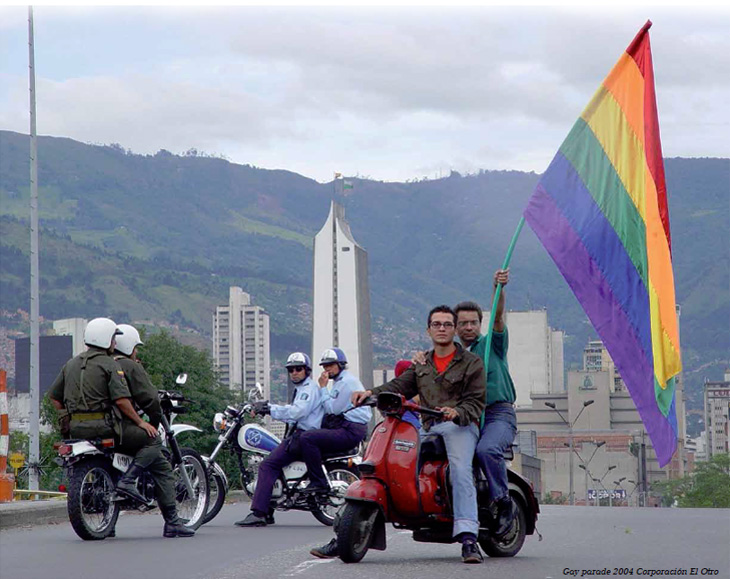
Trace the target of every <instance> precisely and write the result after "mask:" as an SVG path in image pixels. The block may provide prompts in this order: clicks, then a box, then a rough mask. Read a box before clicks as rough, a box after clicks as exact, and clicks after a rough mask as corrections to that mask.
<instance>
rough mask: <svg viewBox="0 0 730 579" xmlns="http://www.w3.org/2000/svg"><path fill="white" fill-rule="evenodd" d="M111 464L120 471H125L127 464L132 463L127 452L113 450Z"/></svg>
mask: <svg viewBox="0 0 730 579" xmlns="http://www.w3.org/2000/svg"><path fill="white" fill-rule="evenodd" d="M112 464H113V465H114V468H117V469H119V470H121V471H122V472H126V471H127V469H128V468H129V465H130V464H132V457H131V456H129V455H127V454H119V453H118V452H115V453H114V459H113V460H112Z"/></svg>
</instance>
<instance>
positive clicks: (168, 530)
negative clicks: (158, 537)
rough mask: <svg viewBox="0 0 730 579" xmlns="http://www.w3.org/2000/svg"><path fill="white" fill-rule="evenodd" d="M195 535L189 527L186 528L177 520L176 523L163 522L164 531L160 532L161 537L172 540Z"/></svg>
mask: <svg viewBox="0 0 730 579" xmlns="http://www.w3.org/2000/svg"><path fill="white" fill-rule="evenodd" d="M193 535H195V531H193V530H192V529H191V528H190V527H186V526H185V525H183V524H182V523H181V522H180V521H179V520H178V522H176V523H168V522H167V521H165V529H164V530H163V531H162V536H163V537H167V538H168V539H172V538H174V537H192V536H193Z"/></svg>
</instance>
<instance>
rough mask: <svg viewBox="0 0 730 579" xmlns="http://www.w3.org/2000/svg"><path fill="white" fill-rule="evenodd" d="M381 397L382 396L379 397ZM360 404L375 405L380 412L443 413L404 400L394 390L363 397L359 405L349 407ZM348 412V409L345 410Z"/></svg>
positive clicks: (440, 415)
mask: <svg viewBox="0 0 730 579" xmlns="http://www.w3.org/2000/svg"><path fill="white" fill-rule="evenodd" d="M381 397H382V398H381ZM360 406H377V407H378V409H379V410H380V411H381V412H390V413H397V412H400V411H401V410H403V412H405V410H410V411H412V412H420V413H421V414H425V415H427V416H434V417H436V418H441V417H443V416H444V413H443V412H441V411H440V410H434V409H433V408H426V407H425V406H419V405H418V404H415V403H414V402H411V401H409V400H406V399H405V398H404V397H403V396H402V395H401V394H396V393H395V392H381V393H380V394H372V395H370V396H368V397H367V398H365V400H363V401H362V402H361V403H360V404H359V405H357V406H355V407H353V408H350V410H354V409H355V408H359V407H360ZM347 412H349V410H348V411H347Z"/></svg>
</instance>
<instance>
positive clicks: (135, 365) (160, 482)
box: [114, 355, 175, 510]
mask: <svg viewBox="0 0 730 579" xmlns="http://www.w3.org/2000/svg"><path fill="white" fill-rule="evenodd" d="M114 359H115V360H116V362H117V364H119V366H120V367H121V369H122V371H123V372H124V377H125V379H126V381H127V384H128V385H129V391H130V393H131V397H132V399H133V400H134V403H135V404H136V405H137V406H138V407H139V409H140V410H142V411H143V412H144V413H145V414H147V416H148V417H149V419H150V424H152V426H154V427H155V428H157V427H158V426H159V424H160V421H161V418H162V407H161V406H160V400H159V398H158V397H157V389H156V388H155V387H154V386H153V385H152V383H151V382H150V379H149V376H147V372H145V369H144V368H143V367H142V364H140V363H139V362H136V361H134V360H132V359H131V358H128V357H126V356H123V355H117V356H114ZM125 450H126V451H127V452H129V453H130V454H134V455H135V457H134V459H135V462H137V464H139V466H140V467H141V468H143V469H145V470H146V471H147V472H149V473H150V474H151V475H152V478H154V480H155V496H156V498H157V503H158V504H159V505H160V508H161V509H162V510H164V508H165V507H168V508H172V507H174V506H175V478H174V476H173V474H172V466H171V465H170V461H168V460H167V458H165V456H164V455H163V454H162V440H161V438H160V435H159V434H158V435H157V436H155V437H154V438H150V436H149V435H148V434H147V432H146V431H145V430H143V429H142V428H140V427H139V426H137V425H136V424H133V423H132V422H131V421H129V420H127V419H126V417H125V418H124V419H123V420H122V452H124V451H125Z"/></svg>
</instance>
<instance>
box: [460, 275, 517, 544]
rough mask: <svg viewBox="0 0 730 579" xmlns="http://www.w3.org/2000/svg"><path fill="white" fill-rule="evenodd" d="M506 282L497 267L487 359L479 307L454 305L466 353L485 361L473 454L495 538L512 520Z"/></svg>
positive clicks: (512, 435)
mask: <svg viewBox="0 0 730 579" xmlns="http://www.w3.org/2000/svg"><path fill="white" fill-rule="evenodd" d="M508 281H509V269H499V270H497V271H496V273H495V274H494V287H495V290H496V288H497V285H498V284H502V292H501V293H500V296H499V300H498V302H497V310H496V313H495V315H494V322H493V326H492V327H493V333H492V341H491V345H490V352H489V358H487V357H486V356H485V354H486V348H487V337H486V336H482V335H481V334H480V330H481V327H482V308H481V307H480V306H479V304H477V303H475V302H461V303H460V304H458V305H457V306H456V307H455V308H454V312H456V334H457V335H458V336H459V340H460V341H461V343H462V344H463V345H464V347H465V348H468V349H469V351H470V352H473V353H475V354H476V355H477V356H479V357H480V358H481V359H482V360H485V368H487V383H486V390H487V406H486V408H485V409H484V421H483V424H482V428H481V433H480V436H479V442H478V444H477V449H476V455H477V459H478V460H479V465H480V466H481V467H482V470H483V471H484V475H485V476H486V477H487V482H488V483H489V496H490V499H491V501H492V504H494V505H495V507H496V511H497V512H496V516H497V526H496V529H495V530H494V535H495V537H497V538H500V537H503V536H504V535H506V534H507V533H508V532H509V530H510V529H511V528H512V521H513V520H514V508H513V505H512V499H511V498H510V496H509V490H508V487H507V465H506V464H505V462H504V453H505V452H506V451H507V450H509V449H510V447H511V446H512V442H513V441H514V439H515V435H516V434H517V415H516V414H515V406H514V403H515V399H516V393H515V386H514V383H513V382H512V377H511V376H510V373H509V368H508V366H507V348H508V346H509V339H508V334H507V324H506V323H505V321H504V304H505V297H504V286H505V285H506V284H507V282H508ZM487 361H488V363H486V362H487Z"/></svg>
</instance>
